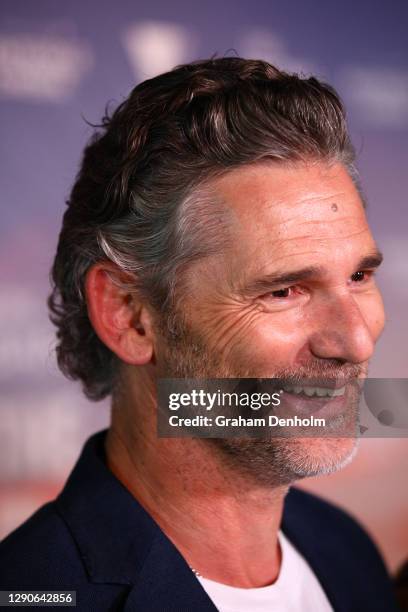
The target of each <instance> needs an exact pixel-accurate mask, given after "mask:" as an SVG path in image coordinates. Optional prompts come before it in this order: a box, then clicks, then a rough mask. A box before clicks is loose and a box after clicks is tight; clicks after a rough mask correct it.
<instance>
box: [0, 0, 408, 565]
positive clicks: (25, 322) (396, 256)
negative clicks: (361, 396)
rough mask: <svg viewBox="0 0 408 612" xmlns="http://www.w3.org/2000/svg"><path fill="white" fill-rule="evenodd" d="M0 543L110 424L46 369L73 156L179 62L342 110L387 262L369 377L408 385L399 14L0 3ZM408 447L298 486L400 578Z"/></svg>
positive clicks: (158, 3) (369, 449)
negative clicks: (367, 541) (123, 105)
mask: <svg viewBox="0 0 408 612" xmlns="http://www.w3.org/2000/svg"><path fill="white" fill-rule="evenodd" d="M0 11H1V15H0V16H1V21H0V106H1V128H0V129H1V138H0V147H1V165H0V177H1V192H0V198H1V200H0V201H1V216H0V278H1V285H0V385H1V390H0V538H2V537H3V536H5V535H6V534H7V533H8V532H10V531H11V530H12V529H13V528H14V527H16V526H17V525H18V524H20V523H21V522H22V521H23V520H24V519H26V518H27V517H28V516H29V515H30V514H31V513H32V512H33V511H34V510H35V509H36V508H37V507H39V506H40V505H41V504H42V503H44V502H45V501H46V500H49V499H51V498H53V497H54V496H55V495H56V494H57V493H58V492H59V491H60V489H61V486H62V484H63V482H64V480H65V479H66V477H67V475H68V474H69V472H70V470H71V468H72V466H73V464H74V462H75V460H76V458H77V456H78V454H79V452H80V449H81V447H82V444H83V442H84V441H85V439H86V438H87V437H88V436H89V435H90V434H91V433H92V432H94V431H97V430H99V429H102V428H103V427H105V426H106V425H107V423H108V420H109V407H108V404H107V403H106V402H102V403H96V404H95V403H90V402H88V401H87V400H86V399H84V397H82V395H81V392H80V389H79V387H78V385H77V384H76V383H72V382H68V381H66V380H65V379H64V378H63V376H62V375H61V374H60V373H59V371H58V369H57V367H56V363H55V359H54V352H53V351H54V345H55V341H54V336H53V329H52V327H51V324H50V323H49V322H48V318H47V309H46V305H45V302H46V298H47V294H48V292H49V284H48V272H49V268H50V266H51V263H52V258H53V254H54V252H55V248H56V242H57V236H58V232H59V228H60V224H61V218H62V214H63V212H64V202H65V200H66V198H67V196H68V193H69V189H70V185H71V183H72V181H73V179H74V176H75V173H76V172H77V169H78V164H79V161H80V157H81V151H82V149H83V147H84V145H85V143H86V141H87V139H88V138H89V137H90V135H91V133H92V130H91V128H90V127H89V126H88V125H87V123H86V122H85V119H86V120H87V121H90V122H91V123H97V122H98V121H99V120H100V119H101V117H102V115H103V113H104V109H105V105H106V104H107V103H108V102H109V103H110V104H111V106H115V105H116V104H118V103H119V102H121V101H122V100H123V98H124V97H126V96H127V94H128V93H129V91H130V90H131V89H132V88H133V87H134V86H135V85H136V84H137V83H138V82H140V81H142V80H144V79H146V78H149V77H152V76H154V75H155V74H158V73H160V72H163V71H165V70H167V69H170V68H172V67H173V66H174V65H176V64H179V63H184V62H188V61H191V60H194V59H199V58H204V57H208V56H210V55H212V54H214V53H217V54H218V55H219V56H222V55H224V54H232V53H237V54H239V55H242V56H244V57H251V58H262V59H266V60H269V61H270V62H272V63H275V64H277V65H278V66H279V67H280V68H285V69H288V70H290V71H301V72H303V73H304V74H305V75H309V74H311V73H313V74H314V75H316V76H318V77H320V78H322V79H325V80H327V81H329V82H330V83H331V84H332V85H334V86H335V87H336V88H337V90H338V91H339V93H340V95H341V96H342V98H343V99H344V101H345V103H346V106H347V108H348V114H349V124H350V128H351V132H352V136H353V140H354V143H355V146H356V148H357V151H358V159H359V168H360V172H361V176H362V183H363V187H364V190H365V193H366V196H367V199H368V202H369V209H368V214H369V218H370V221H371V225H372V228H373V230H374V234H375V237H376V239H377V241H378V244H379V246H380V248H381V249H382V250H383V252H384V254H385V264H384V266H383V268H382V269H381V272H380V273H379V283H380V285H381V287H382V290H383V295H384V299H385V305H386V310H387V326H386V331H385V332H384V335H383V337H382V339H381V340H380V343H379V345H378V349H377V354H376V357H375V359H374V361H373V364H372V368H371V376H378V377H390V378H405V377H407V376H408V356H407V344H408V325H407V323H406V316H407V312H408V311H407V305H408V282H407V281H408V245H407V230H408V212H407V192H408V144H407V139H408V37H407V33H406V24H407V23H408V4H407V3H406V2H405V1H404V0H394V1H392V2H389V3H385V2H376V1H375V0H370V1H368V0H360V1H359V2H351V1H345V0H343V1H342V2H341V3H340V2H339V3H333V2H327V1H326V0H313V2H311V1H310V2H302V1H300V0H299V1H297V2H291V1H290V0H285V1H283V0H253V1H251V2H250V1H249V0H245V1H240V0H223V2H219V1H215V0H207V1H206V2H187V1H177V0H174V1H172V2H165V0H150V1H149V2H132V1H130V0H119V1H118V2H117V3H113V2H106V1H105V0H89V1H88V2H82V1H80V0H71V1H70V2H64V3H63V2H55V1H54V0H52V1H51V0H50V1H42V0H37V1H36V2H32V3H29V2H22V1H20V0H18V1H16V0H12V1H11V0H10V1H8V0H2V1H1V3H0ZM407 472H408V439H407V438H405V439H404V438H391V439H368V440H363V441H362V443H361V450H360V453H359V455H358V457H357V459H356V460H355V461H354V462H353V463H352V464H351V465H350V466H348V467H347V468H346V469H344V470H343V471H342V472H339V473H338V474H335V475H332V476H329V477H320V478H318V479H310V480H308V481H307V482H305V483H303V484H302V486H304V487H306V488H308V489H310V490H313V491H316V492H318V493H320V494H321V495H323V496H325V497H328V498H329V499H331V500H333V501H335V502H337V503H338V504H340V505H341V506H343V507H344V508H346V509H348V510H349V511H350V512H352V513H353V514H354V516H356V517H357V518H358V519H359V520H360V521H361V522H362V523H363V524H364V526H365V527H366V529H368V531H369V532H370V533H371V535H372V536H373V538H374V539H375V541H376V542H377V544H378V546H379V547H380V549H381V551H382V553H383V555H384V557H385V560H386V562H387V564H388V567H389V569H390V570H391V571H394V570H395V569H396V568H397V567H398V566H399V565H400V563H401V562H402V560H403V559H405V558H406V557H408V524H407V520H406V517H407V516H408V484H407V476H406V475H407Z"/></svg>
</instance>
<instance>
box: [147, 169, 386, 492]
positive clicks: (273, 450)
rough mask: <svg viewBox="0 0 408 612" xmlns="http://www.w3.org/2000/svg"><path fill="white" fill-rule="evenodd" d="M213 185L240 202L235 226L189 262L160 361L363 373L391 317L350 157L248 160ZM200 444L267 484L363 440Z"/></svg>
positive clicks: (180, 369)
mask: <svg viewBox="0 0 408 612" xmlns="http://www.w3.org/2000/svg"><path fill="white" fill-rule="evenodd" d="M214 187H215V189H216V192H217V194H218V196H219V197H220V198H221V199H222V200H223V201H224V203H225V205H226V206H227V207H228V208H229V209H230V212H231V213H232V223H231V226H230V230H229V236H228V237H226V242H225V248H224V249H222V252H221V253H220V254H217V255H212V256H210V257H209V258H207V259H203V260H201V261H200V262H198V263H195V264H193V265H192V266H191V268H190V270H189V272H188V274H187V279H186V280H187V286H188V292H187V293H186V295H185V297H184V298H183V301H182V304H183V307H182V312H179V313H178V315H179V317H178V320H179V323H180V325H179V330H178V335H177V334H176V336H170V335H167V336H166V334H164V335H165V342H164V344H163V346H162V347H161V354H159V359H158V364H159V372H160V370H161V371H162V372H164V371H165V372H166V375H167V376H175V377H176V376H179V377H202V378H204V377H208V378H210V377H214V378H215V377H254V378H256V377H287V378H289V379H290V378H293V379H295V378H299V377H302V378H306V379H307V378H319V377H320V378H321V377H322V376H326V377H329V378H343V377H344V378H347V377H358V376H362V375H364V374H365V373H366V370H367V363H368V360H369V359H370V357H371V355H372V352H373V349H374V345H375V342H376V340H377V338H378V337H379V335H380V333H381V331H382V329H383V325H384V311H383V304H382V300H381V296H380V293H379V291H378V288H377V287H376V284H375V281H374V278H373V270H374V269H375V267H376V266H377V265H378V263H379V257H378V254H377V248H376V245H375V242H374V240H373V237H372V235H371V232H370V229H369V227H368V225H367V220H366V216H365V212H364V208H363V205H362V202H361V198H360V196H359V194H358V192H357V190H356V188H355V186H354V184H353V182H352V180H351V179H350V177H349V175H348V173H347V172H346V170H345V169H344V167H343V166H342V165H340V164H336V165H332V166H329V165H327V164H325V163H315V164H310V165H304V164H298V165H293V166H290V167H289V166H283V165H272V164H262V165H256V166H252V167H249V166H247V167H243V168H240V169H236V170H234V171H231V172H230V173H228V174H227V175H225V176H224V177H221V178H219V179H216V180H215V181H214ZM159 353H160V351H159ZM203 443H206V444H209V443H211V444H214V445H215V446H216V447H217V448H218V450H220V451H222V454H223V456H224V457H225V458H227V457H228V458H229V460H230V461H232V463H233V464H234V466H235V467H237V468H241V469H242V470H247V471H251V472H252V473H253V476H254V477H255V478H256V479H257V480H258V481H259V482H265V483H268V482H272V481H276V480H277V479H278V480H280V481H281V482H283V481H288V482H289V481H291V480H293V479H295V478H298V477H300V476H306V475H312V474H316V473H322V472H329V471H332V470H333V469H336V468H337V467H340V466H341V465H343V464H344V463H345V462H346V461H347V459H348V458H349V457H350V456H351V454H352V452H353V450H354V447H355V440H354V439H353V438H350V437H348V438H335V439H333V438H331V439H330V438H327V439H322V438H315V439H311V438H303V439H302V438H298V439H293V438H292V439H289V438H286V439H282V438H275V439H272V440H262V439H257V440H245V439H223V440H221V439H219V440H215V441H212V442H209V441H204V442H203Z"/></svg>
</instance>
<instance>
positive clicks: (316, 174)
mask: <svg viewBox="0 0 408 612" xmlns="http://www.w3.org/2000/svg"><path fill="white" fill-rule="evenodd" d="M215 187H216V190H217V192H218V193H219V195H220V197H221V198H222V200H223V202H224V204H225V205H226V206H227V207H228V208H229V211H230V213H231V220H232V223H231V234H230V238H231V239H232V240H231V251H230V253H231V255H232V256H233V258H234V260H235V261H237V262H239V261H243V260H245V265H246V266H248V263H250V262H251V261H252V262H253V263H254V265H255V264H256V263H258V264H259V263H260V262H261V260H262V259H264V258H266V259H267V260H268V261H271V260H273V261H279V260H284V259H288V258H292V259H295V258H299V259H302V260H304V259H305V257H307V256H308V255H310V256H312V254H313V256H314V257H321V258H325V257H327V256H328V255H329V254H333V255H334V251H336V252H337V253H343V254H346V253H347V252H350V251H352V250H353V249H354V250H358V249H361V248H372V247H373V245H374V242H373V238H372V236H371V232H370V229H369V226H368V223H367V219H366V215H365V210H364V206H363V203H362V200H361V197H360V194H359V193H358V190H357V189H356V186H355V185H354V183H353V181H352V179H351V178H350V176H349V174H348V173H347V171H346V169H345V168H344V167H343V166H342V165H340V164H333V165H330V166H329V165H327V164H325V163H322V162H320V163H315V164H309V165H306V164H302V165H300V164H299V165H292V166H284V165H274V164H263V165H260V166H253V167H245V168H241V169H236V170H234V171H232V172H230V173H229V174H228V175H225V176H223V177H222V178H220V179H219V180H218V181H217V183H216V185H215Z"/></svg>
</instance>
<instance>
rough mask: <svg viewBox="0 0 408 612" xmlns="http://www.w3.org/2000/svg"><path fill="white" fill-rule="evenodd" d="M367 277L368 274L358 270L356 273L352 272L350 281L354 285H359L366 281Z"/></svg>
mask: <svg viewBox="0 0 408 612" xmlns="http://www.w3.org/2000/svg"><path fill="white" fill-rule="evenodd" d="M368 276H369V273H367V272H365V271H364V270H358V272H354V274H352V275H351V280H352V281H353V282H354V283H361V282H362V281H365V280H367V277H368Z"/></svg>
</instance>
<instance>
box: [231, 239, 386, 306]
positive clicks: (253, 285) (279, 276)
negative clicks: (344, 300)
mask: <svg viewBox="0 0 408 612" xmlns="http://www.w3.org/2000/svg"><path fill="white" fill-rule="evenodd" d="M382 261H383V255H382V253H380V251H378V250H376V251H374V252H373V253H370V254H369V255H366V256H364V257H362V258H361V259H360V261H359V262H358V264H357V266H356V271H358V270H368V269H374V268H378V267H379V266H380V265H381V263H382ZM325 271H326V269H325V268H324V267H323V266H307V267H305V268H301V269H298V270H291V271H288V272H283V273H282V272H272V273H270V274H266V275H264V276H262V277H259V278H255V279H252V280H250V281H249V282H248V283H247V284H246V285H245V286H243V287H241V288H240V289H239V290H238V291H239V295H240V296H242V297H253V296H255V295H259V294H261V293H262V292H267V291H268V290H270V289H271V287H276V286H279V285H288V284H291V283H297V282H299V281H304V280H309V279H311V278H313V277H317V276H323V275H324V273H325Z"/></svg>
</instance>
